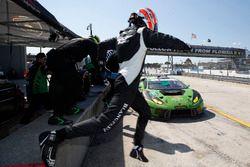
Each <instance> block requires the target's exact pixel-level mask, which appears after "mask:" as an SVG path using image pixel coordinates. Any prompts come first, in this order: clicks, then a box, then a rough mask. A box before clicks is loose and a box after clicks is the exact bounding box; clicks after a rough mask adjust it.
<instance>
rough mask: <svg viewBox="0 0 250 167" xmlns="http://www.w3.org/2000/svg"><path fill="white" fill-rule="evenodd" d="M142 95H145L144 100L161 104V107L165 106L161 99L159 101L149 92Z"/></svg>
mask: <svg viewBox="0 0 250 167" xmlns="http://www.w3.org/2000/svg"><path fill="white" fill-rule="evenodd" d="M142 94H143V96H144V98H145V99H147V100H150V101H153V102H154V103H156V104H159V105H162V104H163V101H162V100H161V99H159V98H158V97H156V96H154V95H152V94H150V92H149V91H144V92H143V93H142Z"/></svg>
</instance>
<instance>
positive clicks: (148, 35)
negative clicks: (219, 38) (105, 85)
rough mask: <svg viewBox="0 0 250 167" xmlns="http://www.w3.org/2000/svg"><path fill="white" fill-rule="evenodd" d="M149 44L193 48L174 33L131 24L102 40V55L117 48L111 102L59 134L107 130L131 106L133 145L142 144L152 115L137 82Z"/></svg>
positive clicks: (156, 46)
mask: <svg viewBox="0 0 250 167" xmlns="http://www.w3.org/2000/svg"><path fill="white" fill-rule="evenodd" d="M149 47H150V48H166V49H179V50H190V48H189V46H188V45H186V44H185V43H184V42H182V41H181V40H179V39H176V38H173V37H172V36H169V35H165V34H162V33H157V32H153V31H151V30H149V29H148V28H144V27H141V28H136V27H132V26H131V27H129V28H127V29H125V30H123V31H121V32H120V34H119V36H118V37H117V38H112V39H110V40H107V41H104V42H102V43H100V46H99V52H100V53H101V55H105V54H102V52H105V51H106V50H108V49H116V52H117V57H118V63H119V72H118V76H117V78H116V79H115V83H114V95H113V97H112V99H111V102H110V105H109V106H108V108H107V109H106V110H105V111H103V112H102V113H101V114H100V115H98V116H95V117H92V118H90V119H88V120H84V121H82V122H78V123H76V124H74V125H73V126H67V127H66V128H65V129H61V130H59V131H58V133H59V134H61V135H64V137H66V138H73V137H79V136H88V135H93V134H96V133H102V132H108V131H109V130H111V129H112V128H113V127H114V126H115V125H116V124H117V123H118V122H119V121H120V120H121V118H122V117H123V116H124V114H125V113H126V112H127V110H128V108H129V107H132V108H133V109H134V110H135V111H136V112H138V113H139V117H138V120H137V125H136V132H135V136H134V144H135V145H142V139H143V136H144V132H145V127H146V125H147V122H148V119H149V118H150V109H149V106H148V104H147V102H146V101H145V99H144V97H143V95H142V94H141V93H140V92H139V91H138V85H139V81H140V77H141V71H142V67H143V64H144V60H145V56H146V52H147V48H149Z"/></svg>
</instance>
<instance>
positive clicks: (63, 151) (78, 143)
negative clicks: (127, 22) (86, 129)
mask: <svg viewBox="0 0 250 167" xmlns="http://www.w3.org/2000/svg"><path fill="white" fill-rule="evenodd" d="M109 89H110V87H106V88H105V89H104V91H103V92H102V93H100V94H99V95H98V97H97V98H96V99H95V100H94V102H93V103H92V104H91V105H90V106H88V107H87V108H86V111H85V112H84V113H83V114H82V115H81V116H80V118H79V120H78V121H77V122H79V121H83V120H86V119H88V118H90V117H92V116H94V115H96V114H99V113H101V112H102V111H103V107H104V104H103V98H104V97H105V95H106V94H107V92H108V91H109ZM90 138H91V137H89V136H88V137H78V138H74V139H70V140H65V141H64V142H63V143H61V144H60V145H59V147H58V150H57V158H56V167H81V166H82V163H83V160H84V158H85V155H86V154H87V151H88V148H89V145H90Z"/></svg>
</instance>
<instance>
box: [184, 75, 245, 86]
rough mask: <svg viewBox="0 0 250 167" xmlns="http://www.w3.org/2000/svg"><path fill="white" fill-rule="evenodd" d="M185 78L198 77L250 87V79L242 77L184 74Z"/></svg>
mask: <svg viewBox="0 0 250 167" xmlns="http://www.w3.org/2000/svg"><path fill="white" fill-rule="evenodd" d="M182 75H184V76H189V77H198V78H205V79H213V80H218V81H227V82H234V83H241V84H248V85H250V78H242V77H233V76H221V75H209V74H196V73H182Z"/></svg>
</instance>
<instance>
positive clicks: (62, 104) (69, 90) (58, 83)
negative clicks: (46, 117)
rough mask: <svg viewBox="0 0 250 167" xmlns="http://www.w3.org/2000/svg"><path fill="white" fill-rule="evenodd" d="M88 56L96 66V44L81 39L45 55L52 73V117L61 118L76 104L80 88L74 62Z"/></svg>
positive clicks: (80, 83) (80, 82)
mask: <svg viewBox="0 0 250 167" xmlns="http://www.w3.org/2000/svg"><path fill="white" fill-rule="evenodd" d="M88 55H90V56H91V58H92V60H93V62H94V63H95V62H96V63H95V64H97V61H96V58H97V44H95V43H94V42H93V41H91V40H89V39H82V38H79V39H78V38H77V39H73V40H71V41H70V42H69V43H66V44H63V45H61V46H59V47H58V48H56V49H53V50H51V51H50V52H48V53H47V57H48V59H47V65H48V68H49V70H50V71H52V76H51V80H50V87H49V93H50V97H51V101H52V108H53V110H54V116H63V115H64V114H65V113H66V112H67V111H69V110H70V109H71V107H72V106H73V105H74V103H75V102H76V100H77V97H78V94H79V91H81V87H82V76H80V74H79V73H78V71H77V69H76V62H80V61H82V59H83V58H85V57H87V56H88Z"/></svg>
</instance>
